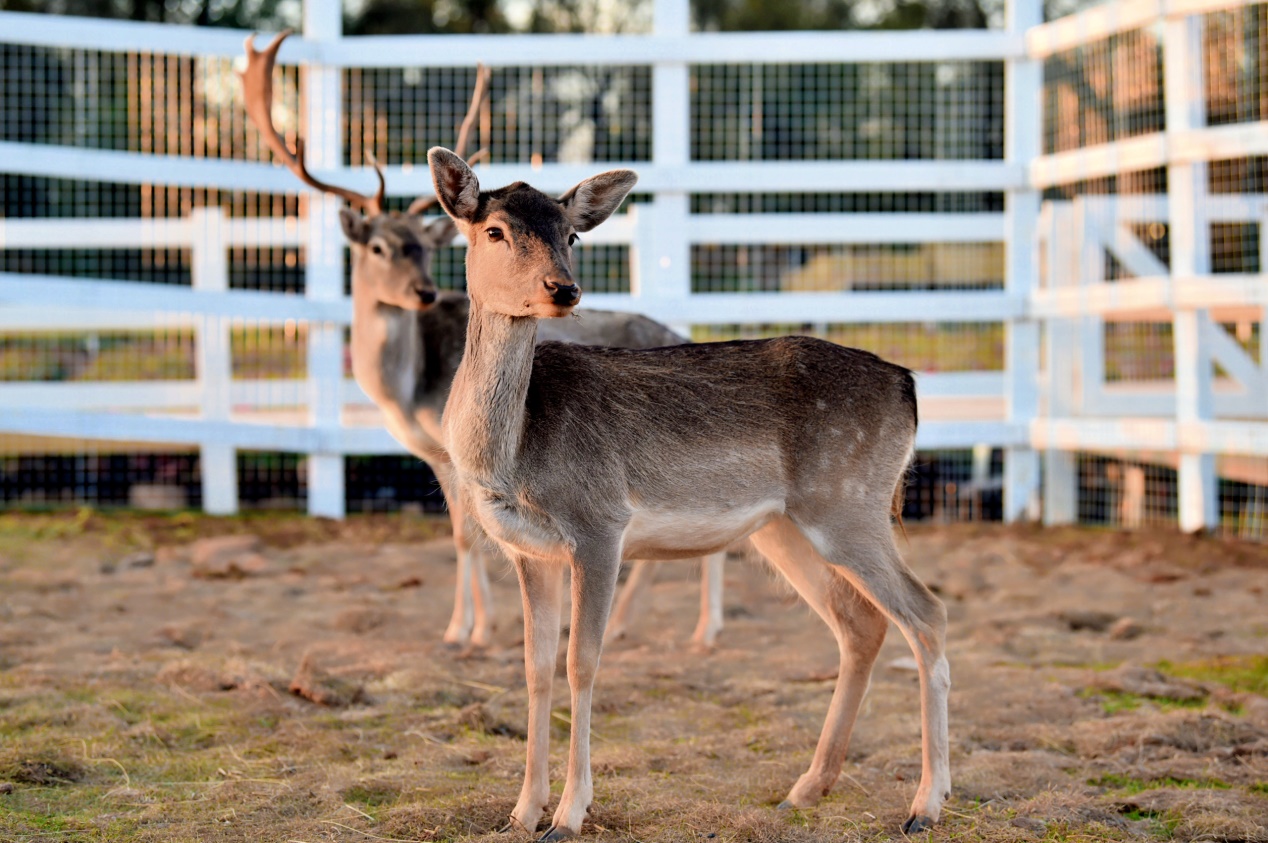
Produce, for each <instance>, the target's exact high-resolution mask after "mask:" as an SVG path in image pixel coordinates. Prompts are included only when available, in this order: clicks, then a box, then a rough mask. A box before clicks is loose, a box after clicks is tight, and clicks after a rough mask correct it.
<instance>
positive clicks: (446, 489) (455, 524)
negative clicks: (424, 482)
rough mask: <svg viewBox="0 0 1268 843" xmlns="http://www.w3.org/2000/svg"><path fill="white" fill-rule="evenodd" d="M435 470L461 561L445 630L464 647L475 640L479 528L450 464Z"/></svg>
mask: <svg viewBox="0 0 1268 843" xmlns="http://www.w3.org/2000/svg"><path fill="white" fill-rule="evenodd" d="M429 465H431V464H430V463H429ZM431 468H432V472H433V473H434V474H435V475H436V482H437V483H439V484H440V491H441V492H443V493H444V495H445V505H446V506H447V507H448V508H449V525H450V527H451V528H452V529H453V544H454V551H455V553H456V555H457V559H458V565H457V570H456V571H455V572H454V573H455V582H454V596H453V614H452V615H451V616H450V618H449V626H448V627H447V628H446V629H445V636H444V642H445V643H446V644H451V645H454V646H462V645H465V644H466V643H467V642H468V641H470V640H471V627H472V624H473V623H474V622H475V594H474V591H473V589H472V574H471V553H472V539H473V537H474V535H475V534H476V530H477V529H478V528H476V526H475V524H474V522H472V521H471V520H470V519H469V518H468V517H467V507H466V505H465V503H464V502H463V500H462V496H461V495H459V494H458V486H457V484H456V483H455V481H454V477H453V473H452V472H453V467H452V466H450V465H449V464H448V463H437V464H436V465H432V466H431Z"/></svg>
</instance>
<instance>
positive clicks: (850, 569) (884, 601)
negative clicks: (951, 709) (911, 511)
mask: <svg viewBox="0 0 1268 843" xmlns="http://www.w3.org/2000/svg"><path fill="white" fill-rule="evenodd" d="M838 515H840V512H839V511H838ZM802 532H803V533H804V534H805V536H806V538H807V539H809V540H810V542H811V543H812V544H813V546H814V549H815V550H817V551H818V552H819V554H820V555H821V556H823V557H824V558H826V559H828V560H829V561H830V562H832V563H833V564H834V565H835V566H836V567H837V570H838V571H839V572H840V573H841V574H842V575H844V577H845V578H846V579H848V580H849V581H850V584H851V585H853V586H854V588H856V589H857V590H858V591H859V593H860V594H862V595H863V596H864V597H865V598H867V599H868V600H869V601H871V602H872V603H873V604H874V605H875V606H876V608H878V609H879V610H880V611H881V612H883V613H884V615H885V616H886V617H887V618H889V620H891V621H892V622H893V623H894V625H895V626H896V627H898V630H899V632H901V633H902V634H903V637H904V638H906V639H907V644H908V645H909V646H910V647H911V650H912V654H913V655H914V656H915V657H916V666H917V668H918V670H919V672H920V721H921V774H920V786H919V787H918V788H917V789H916V796H915V799H914V800H913V801H912V805H911V814H910V815H909V816H908V818H907V821H906V822H905V823H903V831H904V832H908V833H910V832H914V831H923V830H924V829H927V828H930V827H931V826H932V825H933V824H934V823H935V822H937V821H938V816H939V814H940V813H941V811H942V803H943V802H944V801H945V800H946V799H947V798H948V797H949V796H950V795H951V766H950V760H949V738H948V727H947V694H948V693H949V692H950V690H951V671H950V668H949V666H948V665H947V658H946V630H947V612H946V608H945V607H944V606H943V605H942V601H940V600H939V599H938V598H937V597H935V596H934V595H933V593H932V592H930V591H929V589H928V588H926V587H925V585H924V583H922V582H921V581H920V580H919V579H918V578H917V577H916V575H915V574H913V573H912V571H911V569H910V568H908V567H907V563H906V562H904V561H903V558H902V555H901V554H900V553H899V552H898V547H897V546H896V545H895V544H894V532H893V528H892V527H891V526H890V523H889V515H888V512H887V511H886V512H876V513H871V512H867V513H865V512H864V511H863V509H862V507H861V506H860V507H857V508H856V510H855V511H853V512H851V513H849V514H848V515H846V516H845V517H841V518H840V520H839V521H838V522H837V523H836V524H831V525H823V526H822V528H821V529H810V528H803V530H802Z"/></svg>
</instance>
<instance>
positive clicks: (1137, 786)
mask: <svg viewBox="0 0 1268 843" xmlns="http://www.w3.org/2000/svg"><path fill="white" fill-rule="evenodd" d="M1087 783H1088V784H1090V785H1092V786H1093V787H1104V788H1108V789H1110V790H1116V791H1119V792H1120V793H1124V794H1126V795H1128V796H1133V795H1135V794H1137V793H1143V792H1144V791H1146V790H1155V789H1157V788H1161V787H1170V788H1179V789H1181V790H1230V789H1232V787H1233V786H1232V785H1231V784H1229V783H1228V782H1226V781H1221V780H1220V779H1179V778H1175V777H1173V776H1166V777H1164V778H1160V779H1137V778H1133V777H1132V776H1125V775H1123V774H1121V773H1106V774H1105V775H1103V776H1098V777H1097V778H1094V779H1088V782H1087Z"/></svg>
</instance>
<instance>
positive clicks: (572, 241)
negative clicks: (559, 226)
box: [568, 233, 581, 246]
mask: <svg viewBox="0 0 1268 843" xmlns="http://www.w3.org/2000/svg"><path fill="white" fill-rule="evenodd" d="M580 239H581V238H580V237H578V236H577V235H576V234H575V233H573V234H569V235H568V245H569V246H575V245H577V241H578V240H580Z"/></svg>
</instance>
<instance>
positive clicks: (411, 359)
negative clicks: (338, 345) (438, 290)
mask: <svg viewBox="0 0 1268 843" xmlns="http://www.w3.org/2000/svg"><path fill="white" fill-rule="evenodd" d="M352 310H353V319H352V337H351V340H352V376H353V377H354V378H356V380H357V384H358V385H359V386H360V387H361V389H362V390H364V391H365V394H366V395H368V396H370V400H372V401H373V402H374V403H375V404H377V405H378V406H379V408H380V409H382V410H383V411H384V412H387V413H389V414H393V415H396V416H398V417H399V418H401V419H404V418H407V417H409V416H410V415H411V413H412V410H413V403H414V395H415V387H416V385H417V383H418V382H419V379H420V377H421V375H422V373H421V372H420V371H418V368H419V366H420V365H421V363H420V361H421V360H422V355H421V354H420V353H419V349H420V348H421V346H422V336H421V331H420V329H419V324H418V319H417V314H414V313H412V312H409V311H406V310H402V309H401V308H399V307H393V306H392V305H388V304H383V303H382V302H380V301H378V300H377V299H375V298H373V297H372V296H367V295H362V296H358V295H356V293H355V290H354V293H353V296H352Z"/></svg>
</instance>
